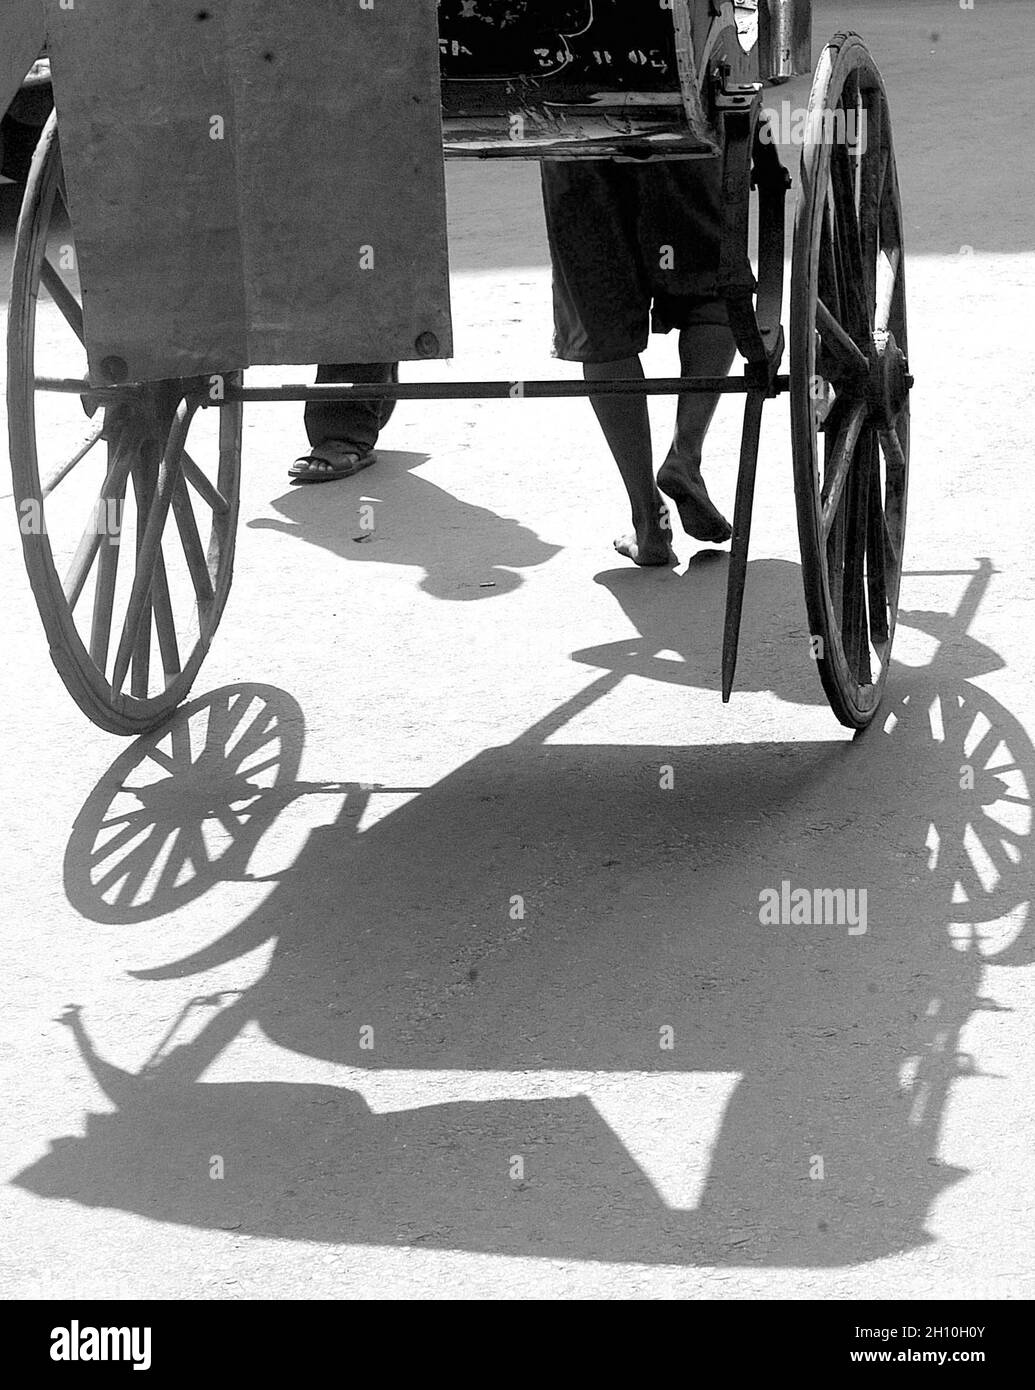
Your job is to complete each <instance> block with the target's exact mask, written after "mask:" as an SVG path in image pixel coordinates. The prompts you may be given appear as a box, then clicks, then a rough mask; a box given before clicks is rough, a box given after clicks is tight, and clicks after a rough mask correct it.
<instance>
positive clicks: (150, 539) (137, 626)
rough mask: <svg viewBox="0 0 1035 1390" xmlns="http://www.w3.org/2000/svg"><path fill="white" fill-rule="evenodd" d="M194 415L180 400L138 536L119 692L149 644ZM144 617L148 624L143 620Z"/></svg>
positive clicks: (115, 683) (116, 683)
mask: <svg viewBox="0 0 1035 1390" xmlns="http://www.w3.org/2000/svg"><path fill="white" fill-rule="evenodd" d="M193 413H194V408H193V407H192V406H190V405H189V403H188V402H186V401H182V402H181V403H180V406H179V408H178V409H177V413H176V420H175V422H174V424H173V426H172V429H171V430H170V433H169V440H168V443H167V445H166V449H165V454H164V456H163V458H162V462H161V465H160V466H159V469H158V485H157V488H156V489H155V495H154V500H153V502H152V503H151V505H150V508H149V510H148V512H147V524H146V527H145V529H144V532H143V535H142V536H141V537H140V540H139V544H138V548H137V568H136V573H135V574H134V576H133V589H132V592H131V593H130V596H129V603H128V605H127V608H126V619H125V624H124V626H123V629H122V637H121V640H120V642H119V649H118V652H117V653H116V656H115V669H114V671H113V673H112V687H113V689H115V690H121V689H122V686H123V683H124V682H125V679H126V675H127V672H128V670H129V662H130V658H131V656H133V655H134V649H136V659H135V660H134V668H136V667H138V666H140V665H142V663H143V658H144V656H145V654H146V653H145V647H146V646H149V644H150V632H151V624H150V615H151V589H152V581H153V576H154V570H155V566H156V564H157V561H158V554H159V551H160V549H161V545H162V535H163V533H164V531H165V523H166V519H167V518H168V515H169V509H170V507H171V505H172V500H173V494H174V492H175V491H176V486H177V484H178V483H179V484H182V481H183V475H182V473H181V472H180V454H181V452H182V449H183V441H184V439H185V438H186V434H187V428H188V425H189V423H190V419H191V417H192V415H193ZM145 617H146V619H147V621H145Z"/></svg>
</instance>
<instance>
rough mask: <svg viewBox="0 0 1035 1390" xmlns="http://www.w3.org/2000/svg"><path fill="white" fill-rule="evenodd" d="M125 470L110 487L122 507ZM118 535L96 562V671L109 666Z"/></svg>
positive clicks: (93, 641)
mask: <svg viewBox="0 0 1035 1390" xmlns="http://www.w3.org/2000/svg"><path fill="white" fill-rule="evenodd" d="M127 476H128V470H127V473H126V474H125V475H123V477H122V478H121V481H120V482H119V483H118V484H117V488H116V489H114V490H113V497H114V499H115V505H116V506H117V507H119V508H121V505H122V499H123V498H124V497H125V494H126V481H127ZM121 540H122V536H121V527H120V534H119V535H118V536H116V537H115V539H114V541H113V540H112V538H111V537H110V536H109V537H108V542H109V543H108V544H107V545H102V546H101V553H100V561H99V563H98V565H97V584H96V586H95V588H94V592H93V615H92V617H91V620H90V660H91V661H92V662H93V663H94V665H95V666H96V667H97V669H98V670H99V671H104V670H105V669H106V668H107V665H108V644H109V642H110V641H111V614H112V607H113V605H114V603H115V581H116V579H117V578H118V571H119V550H120V549H121Z"/></svg>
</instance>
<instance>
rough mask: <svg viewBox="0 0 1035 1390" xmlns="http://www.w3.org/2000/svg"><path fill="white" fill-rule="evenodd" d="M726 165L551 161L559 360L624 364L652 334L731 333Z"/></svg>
mask: <svg viewBox="0 0 1035 1390" xmlns="http://www.w3.org/2000/svg"><path fill="white" fill-rule="evenodd" d="M720 162H721V161H719V160H717V159H704V160H697V159H695V160H672V161H661V162H658V163H652V164H634V163H617V162H616V161H614V160H609V159H599V160H598V159H593V160H586V161H577V160H571V161H567V162H557V163H551V162H545V161H544V163H543V165H542V174H543V204H544V207H545V209H546V228H547V233H548V235H549V239H550V257H551V260H552V261H553V300H554V327H555V335H554V352H555V354H556V356H558V357H560V358H563V359H564V361H566V362H617V361H619V360H620V359H621V358H624V357H634V356H636V355H637V354H639V353H641V352H642V351H643V350H644V348H645V347H646V346H647V343H648V341H649V338H650V333H651V330H652V329H653V331H654V332H655V333H668V332H669V331H670V330H671V329H673V328H689V327H691V326H692V325H694V324H697V323H720V324H724V323H726V321H727V320H726V306H725V304H724V302H723V301H722V300H721V299H720V298H719V296H718V294H717V291H716V287H715V280H716V272H717V270H718V267H719V245H720V240H721V226H722V203H721V173H720Z"/></svg>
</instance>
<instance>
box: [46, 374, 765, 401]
mask: <svg viewBox="0 0 1035 1390" xmlns="http://www.w3.org/2000/svg"><path fill="white" fill-rule="evenodd" d="M790 385H791V379H790V377H789V376H776V377H774V378H773V385H772V394H773V395H779V394H780V392H781V391H789V390H790ZM36 389H37V391H51V392H56V393H58V394H61V395H67V396H89V397H90V398H91V400H93V401H96V402H97V404H98V405H105V404H114V403H115V402H116V401H117V400H118V399H119V398H120V397H124V396H125V394H126V393H127V392H128V391H133V390H136V389H138V388H136V387H134V386H92V385H91V384H90V383H89V382H88V381H81V380H75V379H70V378H62V377H37V378H36ZM757 389H758V386H757V381H756V380H755V379H754V378H752V377H748V376H730V377H719V376H714V377H653V378H652V377H647V378H645V379H644V380H642V381H594V382H588V381H457V382H452V381H428V382H407V383H403V384H400V385H395V384H394V383H393V384H389V383H385V384H384V385H381V384H380V383H376V384H364V385H362V386H346V385H337V384H331V385H326V386H325V385H321V386H305V385H297V386H238V385H236V384H235V383H234V382H233V381H230V380H228V381H226V383H225V386H224V388H223V391H222V393H221V394H216V395H213V392H212V390H211V389H210V388H209V387H208V386H207V385H206V386H204V387H199V388H198V390H197V391H196V392H192V393H191V396H192V398H193V399H195V400H196V402H197V404H198V405H199V406H221V405H231V404H237V403H239V402H244V401H252V402H262V403H275V402H277V401H283V402H289V401H374V400H390V401H464V400H549V399H553V398H557V399H564V398H568V397H584V396H681V395H692V394H695V393H696V394H701V395H721V396H732V395H741V396H742V395H746V394H747V393H748V392H749V391H754V390H757Z"/></svg>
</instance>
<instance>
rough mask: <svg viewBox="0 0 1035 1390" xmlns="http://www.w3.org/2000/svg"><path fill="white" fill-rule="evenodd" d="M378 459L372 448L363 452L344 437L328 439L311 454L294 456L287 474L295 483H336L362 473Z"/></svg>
mask: <svg viewBox="0 0 1035 1390" xmlns="http://www.w3.org/2000/svg"><path fill="white" fill-rule="evenodd" d="M376 462H377V454H376V452H375V451H374V450H373V449H369V450H368V451H367V452H366V453H361V452H360V450H358V449H357V448H356V447H355V445H353V444H348V443H346V442H345V441H344V440H342V439H325V440H324V441H323V443H322V444H318V445H316V446H315V447H314V448H312V449H311V450H310V451H309V453H308V454H302V455H301V456H300V457H299V458H297V459H295V462H294V463H293V464H292V466H291V467H290V468H289V469H288V477H289V478H290V480H291V481H292V482H293V483H336V482H338V481H339V480H340V479H342V478H351V477H352V476H353V475H354V474H356V473H362V471H363V469H364V468H369V467H370V465H371V464H372V463H376Z"/></svg>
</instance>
